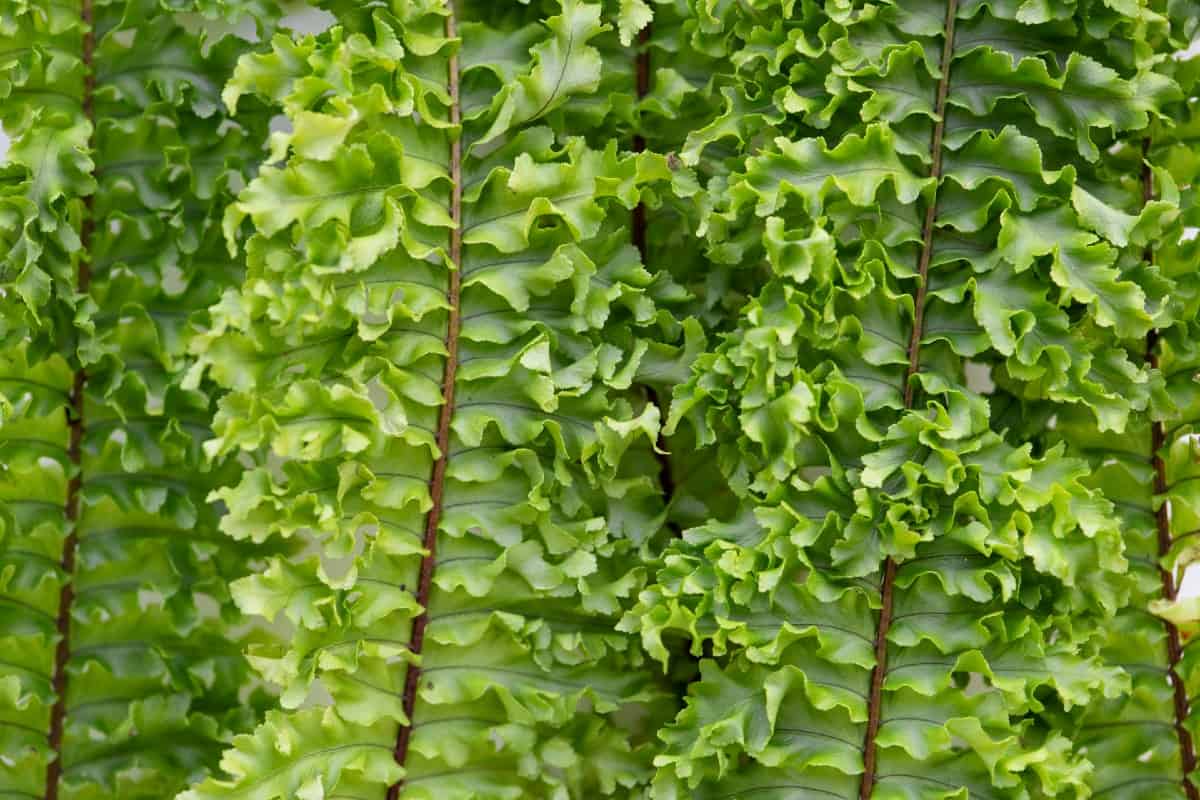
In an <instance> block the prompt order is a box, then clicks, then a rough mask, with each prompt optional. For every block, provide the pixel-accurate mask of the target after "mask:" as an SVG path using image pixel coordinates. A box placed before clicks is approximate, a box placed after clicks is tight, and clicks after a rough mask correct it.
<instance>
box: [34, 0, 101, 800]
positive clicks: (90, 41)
mask: <svg viewBox="0 0 1200 800" xmlns="http://www.w3.org/2000/svg"><path fill="white" fill-rule="evenodd" d="M79 13H80V19H81V20H82V22H83V46H82V50H83V53H82V55H83V69H84V76H83V98H82V106H83V115H84V117H85V118H86V119H87V120H88V122H90V123H91V125H92V133H91V138H92V139H93V140H94V138H95V126H96V114H95V108H94V106H93V102H92V95H93V93H94V90H95V80H96V79H95V72H94V70H93V69H92V62H93V53H94V51H95V47H96V38H95V34H94V32H93V24H94V23H93V16H94V15H93V13H92V0H82V4H81V6H80V12H79ZM83 205H84V213H83V220H82V221H81V222H80V225H79V241H80V246H79V266H78V272H77V277H76V282H77V283H78V284H79V285H78V292H79V293H80V294H86V293H87V291H88V287H89V286H90V285H91V282H92V271H91V263H90V261H89V259H90V258H91V247H92V232H93V231H94V229H95V219H94V214H93V211H92V207H93V206H92V195H88V196H87V197H85V198H84V199H83ZM86 384H87V374H86V373H85V372H84V370H83V367H79V368H77V369H76V370H75V378H74V380H73V381H72V382H71V394H70V395H69V397H68V399H67V408H66V414H67V429H68V431H69V439H68V443H67V459H68V460H69V461H70V464H71V477H70V479H69V480H68V481H67V499H66V503H65V504H64V514H63V516H64V518H65V519H66V525H67V529H68V530H67V536H66V539H64V540H63V549H62V558H61V561H60V562H59V569H60V570H61V572H62V581H63V585H62V589H60V590H59V593H58V614H57V618H56V628H57V630H58V644H57V645H56V646H55V648H54V674H53V676H52V677H51V685H52V686H53V688H54V705H53V706H52V707H51V708H50V731H49V734H48V736H47V741H48V743H49V745H50V753H51V760H50V763H49V764H47V765H46V800H58V784H59V779H60V778H61V777H62V770H63V763H62V756H63V754H62V740H63V728H64V726H65V723H66V717H67V663H68V662H69V661H70V660H71V607H72V605H73V604H74V602H75V550H76V544H77V543H78V541H79V537H78V524H79V491H80V489H81V488H82V486H83V472H82V467H81V466H80V465H81V462H82V460H83V432H84V419H83V403H84V386H85V385H86Z"/></svg>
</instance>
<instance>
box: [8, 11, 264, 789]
mask: <svg viewBox="0 0 1200 800" xmlns="http://www.w3.org/2000/svg"><path fill="white" fill-rule="evenodd" d="M81 11H82V9H81V6H80V4H79V3H78V2H76V3H58V2H56V3H42V2H36V1H34V2H25V1H24V0H7V1H6V2H5V3H4V4H3V12H2V13H0V51H2V52H3V55H2V56H0V75H2V76H3V78H2V79H0V96H2V97H3V101H2V105H0V108H2V114H0V121H2V122H3V125H4V129H5V131H7V132H8V134H9V135H10V136H11V137H12V145H11V149H10V150H9V152H8V157H7V163H6V164H5V165H4V168H3V173H2V175H0V181H2V182H0V209H2V210H0V241H2V242H3V245H2V247H3V253H2V255H0V258H2V261H0V286H2V287H3V290H2V294H0V335H2V336H3V337H4V343H5V346H4V348H3V352H2V353H0V462H2V468H0V662H3V671H0V754H3V757H2V758H0V796H4V797H43V796H45V797H55V796H57V797H60V798H64V799H65V798H72V799H74V798H79V799H80V800H82V798H101V797H120V798H129V800H134V799H135V798H147V800H149V798H155V799H156V800H157V799H159V798H163V797H168V796H172V795H173V794H174V793H176V792H178V791H180V790H181V789H182V788H184V787H185V786H186V785H187V784H188V783H189V782H190V781H193V780H196V779H198V778H199V777H202V776H203V775H204V774H205V772H206V770H208V769H210V768H212V767H214V766H215V765H216V762H217V759H218V757H219V754H220V752H221V749H222V748H223V747H224V746H225V745H226V743H227V742H228V741H229V739H230V737H231V736H232V734H233V733H234V732H237V731H241V730H245V729H246V728H247V726H249V725H252V724H253V722H254V720H255V716H256V715H255V710H254V706H255V705H256V704H257V701H255V700H252V699H250V698H249V694H250V690H251V688H252V683H251V673H250V671H249V668H248V664H247V662H246V661H245V658H244V657H243V655H242V649H243V643H242V642H241V640H240V639H241V634H240V633H238V632H237V631H238V628H237V626H236V625H235V623H236V620H237V616H236V614H235V612H234V609H233V606H232V601H231V599H230V595H229V582H230V581H231V580H233V579H234V578H237V577H240V576H241V575H244V574H246V572H248V571H250V570H252V569H254V558H255V554H254V552H253V550H252V549H250V548H247V547H244V546H241V545H239V544H238V543H236V542H234V541H232V540H229V539H227V538H225V537H222V536H221V535H220V533H219V531H218V530H217V508H216V507H215V506H213V505H211V504H210V503H208V502H207V500H206V497H207V495H208V493H209V491H210V490H211V489H213V488H214V487H216V486H219V485H221V484H224V483H227V482H228V481H230V480H232V479H233V477H234V476H235V475H236V473H237V466H236V465H235V464H233V463H232V462H230V461H228V460H221V459H218V460H210V459H206V458H205V456H204V454H203V452H202V450H201V444H202V442H204V440H206V439H207V438H209V437H210V436H211V433H210V427H211V420H212V413H213V410H214V404H213V387H212V386H211V385H209V384H208V383H207V382H204V383H199V384H196V385H192V386H185V385H184V376H185V372H186V369H187V366H188V364H189V362H190V359H189V357H188V354H187V351H188V347H189V343H190V342H191V341H192V339H193V338H194V337H195V336H196V334H197V333H198V331H199V330H200V329H201V328H202V326H203V322H202V320H203V319H204V317H205V316H206V309H207V307H208V306H209V305H210V304H212V303H213V302H215V301H216V300H217V298H218V297H219V296H220V292H221V291H222V289H224V288H225V287H226V286H229V285H230V284H232V283H235V282H236V281H237V280H238V275H239V272H240V266H239V265H238V263H237V262H236V261H231V260H230V259H229V258H228V256H227V255H226V253H225V248H224V244H223V241H222V236H221V226H220V222H221V215H222V213H223V209H224V206H225V205H226V203H227V202H228V201H229V199H230V192H231V190H233V189H234V188H236V185H237V183H238V182H240V181H241V180H242V179H243V177H244V176H246V175H247V174H248V173H249V171H250V167H251V162H252V160H253V159H255V158H256V157H257V155H256V154H257V152H258V149H259V147H258V143H259V142H260V141H261V139H262V137H263V136H264V135H265V127H266V122H267V119H266V117H265V116H263V115H261V114H260V115H259V116H258V118H257V119H256V118H255V117H253V116H251V115H249V114H247V115H245V116H244V118H243V119H242V120H241V121H239V122H238V123H233V122H231V121H230V120H229V119H228V117H227V116H226V115H224V113H223V112H222V108H221V106H220V97H219V95H220V88H221V86H222V84H223V83H224V81H225V80H226V79H227V78H228V77H229V76H230V75H231V74H232V71H233V67H234V65H235V63H236V60H237V58H238V56H239V54H240V53H241V52H243V51H244V50H245V49H246V45H245V42H242V41H241V40H239V39H236V38H233V37H222V38H217V37H215V36H211V37H210V36H207V35H206V34H205V33H204V32H203V28H202V27H198V26H199V24H200V23H201V22H203V20H202V18H199V17H197V16H196V15H195V14H192V15H191V17H193V18H194V19H189V18H188V17H187V15H184V14H182V13H176V12H174V11H172V10H170V9H169V8H166V7H160V5H159V4H157V3H153V2H140V1H137V2H134V1H131V2H98V3H96V5H95V8H94V9H93V10H92V15H93V20H94V27H92V28H90V29H89V28H88V26H86V25H85V24H84V22H83V16H82V14H81ZM228 11H229V13H230V14H231V15H233V14H234V11H235V10H234V9H229V10H228ZM89 30H91V31H94V32H93V33H92V35H91V40H90V41H85V39H86V37H87V34H88V32H89ZM89 278H90V280H89ZM56 650H57V656H56ZM64 689H65V691H64ZM55 716H57V717H58V718H59V719H60V720H62V719H65V722H63V723H61V724H60V723H57V722H54V721H52V718H53V717H55ZM55 728H58V731H55V730H54V729H55ZM48 780H49V781H50V782H51V783H52V784H53V786H52V787H48V786H47V785H46V784H47V781H48Z"/></svg>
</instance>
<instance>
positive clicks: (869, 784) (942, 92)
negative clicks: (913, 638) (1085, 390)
mask: <svg viewBox="0 0 1200 800" xmlns="http://www.w3.org/2000/svg"><path fill="white" fill-rule="evenodd" d="M957 14H958V0H947V3H946V26H945V33H944V40H943V42H942V63H941V72H942V76H941V78H940V79H939V80H938V90H937V108H936V114H937V119H936V120H935V121H934V123H933V139H932V141H931V143H930V146H929V147H930V155H931V157H932V159H933V163H932V164H931V166H930V168H929V176H930V177H931V178H933V184H934V185H933V196H932V197H931V198H930V199H929V205H928V206H927V207H926V209H925V223H924V226H923V228H922V234H921V257H920V261H919V262H918V265H917V292H916V296H915V297H914V298H913V325H912V336H911V337H910V338H909V340H908V369H907V370H906V371H905V373H904V407H905V408H906V409H910V408H912V406H913V398H914V394H915V391H916V381H915V380H914V377H915V376H916V374H917V371H918V370H919V369H920V368H921V335H922V333H923V331H924V327H925V294H926V291H927V289H928V286H929V279H928V278H929V262H930V259H931V258H932V257H933V231H934V226H935V225H936V223H937V208H938V204H937V194H938V185H939V184H940V183H941V180H942V136H943V135H944V133H945V128H946V96H947V95H948V94H949V93H950V63H951V61H953V59H954V22H955V17H956V16H957ZM895 584H896V561H895V559H893V558H892V557H891V556H888V557H887V558H886V559H885V560H884V562H883V585H882V586H881V588H880V608H879V626H878V627H877V628H876V630H875V668H874V669H873V670H871V694H870V696H869V699H868V703H867V735H866V738H865V739H864V741H863V778H862V784H861V786H860V791H859V798H860V800H870V797H871V792H872V791H874V789H875V769H876V756H877V753H876V748H875V737H876V736H878V734H879V725H880V723H881V721H882V719H881V717H882V711H883V680H884V678H885V677H886V676H887V637H888V631H889V630H890V629H891V627H892V595H893V592H894V589H895Z"/></svg>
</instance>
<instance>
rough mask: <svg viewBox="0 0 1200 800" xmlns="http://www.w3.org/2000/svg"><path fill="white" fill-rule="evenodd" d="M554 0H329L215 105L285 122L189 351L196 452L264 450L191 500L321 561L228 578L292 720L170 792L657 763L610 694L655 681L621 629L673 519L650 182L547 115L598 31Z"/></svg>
mask: <svg viewBox="0 0 1200 800" xmlns="http://www.w3.org/2000/svg"><path fill="white" fill-rule="evenodd" d="M549 5H553V6H554V8H555V10H554V13H552V14H549V15H546V14H542V15H540V16H539V15H537V14H535V13H533V12H532V11H530V12H528V13H524V12H520V11H511V12H505V13H501V10H500V9H496V8H495V7H494V6H492V5H491V4H483V3H481V4H472V3H465V4H460V5H456V6H455V7H451V6H450V5H447V4H443V3H415V4H414V3H400V2H397V3H392V4H390V5H388V6H386V7H385V6H383V5H380V6H378V7H376V8H374V9H372V10H371V12H370V13H369V14H366V13H359V12H358V11H356V10H354V9H351V8H342V7H341V6H340V5H336V4H333V5H332V8H333V10H334V12H335V14H336V15H337V18H338V24H337V25H335V27H333V28H332V29H331V30H330V31H329V32H327V33H325V34H322V35H320V36H317V37H311V38H307V39H305V40H303V41H301V42H299V43H295V42H289V41H285V40H283V39H281V38H278V37H277V38H276V39H275V40H274V42H273V43H272V45H271V53H270V54H260V55H256V56H251V57H247V58H245V59H243V61H242V62H241V65H240V66H239V68H238V70H237V73H236V77H235V80H234V82H233V83H232V84H231V86H232V87H235V88H233V89H231V90H230V91H228V92H227V94H226V98H227V101H229V102H230V103H231V104H235V105H236V106H237V107H238V108H239V109H240V108H241V106H242V104H244V103H245V102H247V99H248V96H249V95H251V94H253V95H256V96H258V97H261V98H262V100H264V101H266V102H269V103H274V104H278V105H279V107H281V108H282V109H283V110H284V111H285V112H286V113H287V114H288V116H289V118H290V119H291V122H292V129H291V131H290V132H289V133H283V134H278V135H277V136H276V138H275V141H274V142H273V148H274V151H275V153H276V155H277V156H280V157H281V160H280V162H279V163H278V164H276V165H273V166H270V167H266V168H264V169H263V170H262V171H261V172H260V174H259V176H258V177H257V178H256V179H255V180H254V181H253V182H251V183H250V184H249V185H248V186H247V187H246V189H245V190H244V191H243V192H242V194H241V196H240V198H239V200H238V202H237V203H235V204H234V205H233V206H231V207H230V210H229V211H228V212H227V214H226V219H225V225H226V230H227V232H228V233H229V234H230V236H231V239H230V242H231V245H232V246H235V247H237V248H238V249H244V250H245V252H246V253H247V257H248V269H247V273H246V277H245V281H244V282H243V284H242V286H241V287H240V289H239V290H237V291H233V292H229V293H227V294H226V295H225V296H224V297H223V298H222V300H221V302H220V303H219V304H218V305H217V306H215V307H214V309H213V312H212V313H213V318H214V319H213V326H212V328H211V332H210V335H209V337H207V339H205V340H204V341H203V342H201V343H199V344H198V346H197V353H198V354H199V357H200V364H201V369H202V370H203V371H204V374H208V375H211V376H212V377H214V378H215V379H216V380H217V381H218V382H220V383H222V384H223V385H225V386H226V387H228V388H229V389H231V390H232V391H231V393H230V394H229V395H227V396H226V397H225V398H224V400H223V401H222V403H221V410H220V411H219V413H218V415H217V421H216V432H217V437H216V439H214V440H213V441H212V442H211V443H210V451H211V452H212V453H213V454H214V455H218V456H221V455H225V454H230V453H235V452H238V451H241V452H245V453H249V454H251V455H253V456H254V457H255V458H256V459H257V460H258V462H259V466H258V467H257V468H255V469H251V470H249V471H248V472H246V473H245V475H244V476H243V477H242V478H241V480H240V482H237V483H234V484H231V485H228V486H226V487H224V488H222V489H220V490H218V491H217V492H216V493H215V494H214V498H219V499H220V500H222V501H223V502H224V505H225V506H226V507H227V508H228V509H229V515H228V516H227V517H226V518H225V520H224V522H223V523H222V525H223V528H224V530H225V531H226V532H227V533H228V534H229V535H230V536H232V537H233V538H234V539H237V540H251V541H262V540H264V539H272V540H292V541H297V540H299V541H302V542H304V543H305V544H306V546H307V549H310V550H311V551H313V552H314V553H315V554H316V556H315V557H312V558H310V559H308V560H303V561H297V560H290V559H285V558H277V559H272V560H271V562H270V565H269V567H268V568H267V569H266V570H265V571H264V572H262V573H261V574H259V575H255V576H252V577H250V578H247V579H244V580H242V581H239V582H237V583H235V584H234V587H233V592H234V596H235V598H236V599H237V601H238V603H239V605H240V606H241V608H242V609H243V611H245V612H247V613H251V614H263V615H266V616H268V617H271V618H275V617H277V616H279V615H282V617H284V618H286V620H287V621H288V622H289V623H290V624H291V626H294V628H295V632H294V634H291V635H286V636H280V637H279V638H278V640H277V641H271V642H263V643H261V644H258V645H255V646H253V647H252V648H251V650H250V652H249V657H250V660H251V662H252V663H253V664H254V666H255V668H256V669H257V670H258V672H259V673H260V674H261V675H262V677H263V678H264V679H265V680H267V681H268V682H270V683H272V684H275V685H278V686H280V687H281V689H282V694H281V698H280V700H281V704H282V707H283V710H281V711H280V712H278V713H275V714H273V715H272V716H271V717H270V718H269V719H268V721H267V723H265V725H264V726H263V727H262V728H260V729H259V731H258V732H256V733H255V734H254V735H253V736H252V737H245V738H243V739H242V740H239V743H238V744H237V746H236V748H235V750H233V751H230V753H229V754H227V756H226V759H225V762H224V768H225V772H226V773H227V774H226V775H225V776H224V777H219V778H215V779H213V780H209V781H207V782H204V783H201V784H199V785H197V786H196V787H195V788H194V789H193V790H192V791H191V792H189V793H188V794H187V795H185V796H186V797H187V798H189V799H190V800H208V798H226V797H229V798H264V800H265V798H290V797H293V796H305V795H313V796H327V797H341V796H354V797H357V796H364V797H368V796H369V797H379V798H383V797H384V796H389V797H393V798H400V797H403V798H434V797H437V798H440V799H441V800H445V799H446V798H463V800H465V799H466V798H475V797H496V798H500V797H512V798H531V797H547V798H550V797H565V796H573V797H575V796H577V797H585V796H586V797H594V796H608V795H614V796H622V797H629V796H636V794H637V793H639V792H640V791H641V789H639V788H638V787H640V786H643V785H645V784H646V783H648V781H649V779H650V777H651V765H650V757H651V751H650V749H649V748H648V747H647V745H648V744H649V743H648V742H647V741H646V734H645V733H644V732H642V731H641V729H640V727H639V726H636V725H634V724H633V723H634V721H635V720H636V719H637V715H636V714H635V715H633V716H632V717H631V716H630V711H631V709H632V708H633V706H634V704H640V705H641V706H644V707H645V708H646V710H649V711H650V713H651V714H653V715H656V717H657V716H661V715H659V714H658V712H657V711H656V710H655V708H656V706H659V705H661V704H664V703H667V702H669V699H668V697H667V695H666V694H665V692H664V689H663V687H662V686H661V685H660V684H659V682H658V681H657V680H656V678H655V675H654V671H653V670H652V669H650V668H649V667H648V665H647V664H646V663H645V657H644V655H643V654H642V652H641V651H640V649H639V648H638V647H637V641H636V639H635V638H633V637H631V636H629V635H628V634H625V633H621V632H618V631H616V630H615V624H616V621H617V620H618V619H619V617H620V614H621V613H622V611H623V610H624V609H625V608H627V607H628V605H629V604H630V603H631V602H632V598H633V597H634V596H635V595H636V592H637V591H638V589H639V588H640V587H641V585H642V584H643V583H644V581H645V578H646V570H645V568H644V567H643V566H642V565H641V559H642V558H643V557H644V555H645V554H647V553H648V552H649V544H650V542H651V540H653V539H656V538H657V535H658V531H659V529H660V527H661V525H662V520H663V515H664V511H663V503H662V499H661V497H660V495H659V492H658V484H657V481H656V480H655V476H654V472H653V471H652V468H653V465H654V464H655V460H654V457H653V452H652V447H653V445H654V442H655V439H656V436H657V430H658V426H659V413H658V409H657V408H655V407H654V406H652V405H648V404H647V402H646V400H645V395H644V392H643V391H642V390H641V388H640V387H639V386H637V383H639V382H640V381H641V380H642V375H643V373H644V371H645V370H646V369H648V368H649V367H651V366H653V361H652V360H651V358H650V356H649V341H648V338H647V337H648V336H649V335H650V334H651V333H652V332H653V328H654V326H655V325H656V323H657V320H658V316H659V313H660V312H659V311H658V310H657V308H656V302H657V301H658V300H659V298H666V299H668V300H669V299H670V294H669V292H670V291H671V289H670V286H669V285H667V284H664V283H663V281H661V280H659V279H658V278H656V277H655V275H654V274H653V273H651V272H648V271H647V270H646V269H644V268H643V267H642V265H641V263H640V258H639V253H638V250H637V249H636V248H635V247H634V246H633V244H632V243H631V241H630V239H629V238H628V233H627V230H626V223H627V220H628V219H629V215H630V213H631V212H632V210H633V208H634V207H635V206H636V205H637V204H638V203H639V201H641V200H642V199H643V198H648V197H651V196H652V195H650V191H651V188H650V187H652V186H654V185H660V186H661V185H662V184H664V183H666V182H669V181H670V178H671V170H670V168H669V167H668V165H667V160H666V158H665V157H663V156H662V155H659V154H652V153H648V152H647V153H630V152H622V151H620V150H618V148H617V147H615V146H613V145H612V144H610V145H608V146H603V147H594V146H591V145H590V144H589V143H588V142H587V141H586V140H585V139H583V138H582V137H579V136H571V135H569V133H570V129H569V127H568V129H567V135H563V132H562V129H561V128H560V129H558V130H555V129H553V128H551V127H549V126H548V125H547V123H546V120H547V119H548V118H551V117H556V118H557V119H560V120H569V119H571V118H572V115H574V114H576V113H579V111H578V108H577V106H578V104H583V103H586V102H591V101H592V93H593V92H594V91H595V90H596V87H597V86H598V84H599V81H600V74H601V67H600V65H601V63H602V57H601V54H600V51H599V50H597V49H596V48H594V47H593V46H592V40H593V39H595V38H596V37H598V36H600V35H601V34H604V35H608V33H607V31H608V29H607V27H606V25H605V23H604V21H603V17H602V11H603V9H602V8H601V6H600V5H599V4H595V3H584V2H563V3H561V4H558V3H552V4H549ZM539 19H540V20H542V21H540V22H539V21H538V20H539ZM301 54H302V55H301ZM284 65H286V67H285V66H284ZM313 86H337V87H339V88H338V91H336V92H334V93H325V92H320V93H318V92H313V91H312V90H311V87H313ZM244 232H250V235H249V236H248V237H246V236H243V233H244ZM643 364H644V365H645V366H643ZM199 374H201V373H200V371H197V372H196V373H194V374H193V377H196V376H198V375H199ZM318 690H320V691H323V692H327V693H328V702H327V703H325V704H321V705H324V708H309V707H307V706H308V705H309V704H310V703H311V702H312V699H311V698H312V697H313V696H314V694H313V693H314V692H316V691H318ZM667 708H669V706H667ZM631 726H632V727H631Z"/></svg>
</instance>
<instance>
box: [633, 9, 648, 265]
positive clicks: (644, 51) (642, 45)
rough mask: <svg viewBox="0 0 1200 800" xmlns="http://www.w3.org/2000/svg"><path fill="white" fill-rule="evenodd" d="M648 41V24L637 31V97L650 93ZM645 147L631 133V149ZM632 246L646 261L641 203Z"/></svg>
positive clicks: (638, 136) (635, 217) (635, 211)
mask: <svg viewBox="0 0 1200 800" xmlns="http://www.w3.org/2000/svg"><path fill="white" fill-rule="evenodd" d="M649 41H650V26H649V25H647V26H646V27H644V28H642V30H641V32H640V33H638V54H637V59H636V61H635V62H634V64H635V74H636V77H635V82H636V83H635V85H636V88H637V96H638V99H639V100H640V99H642V98H643V97H645V96H646V95H647V94H649V93H650V49H649V48H648V47H646V44H647V43H648V42H649ZM645 149H646V140H645V138H644V137H643V136H642V134H640V133H635V134H634V135H633V151H634V152H635V153H640V152H642V151H643V150H645ZM632 238H633V246H634V247H636V248H637V249H638V252H639V253H641V255H642V264H645V263H646V207H645V206H643V205H642V204H641V203H638V204H637V206H635V207H634V209H633V232H632Z"/></svg>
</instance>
